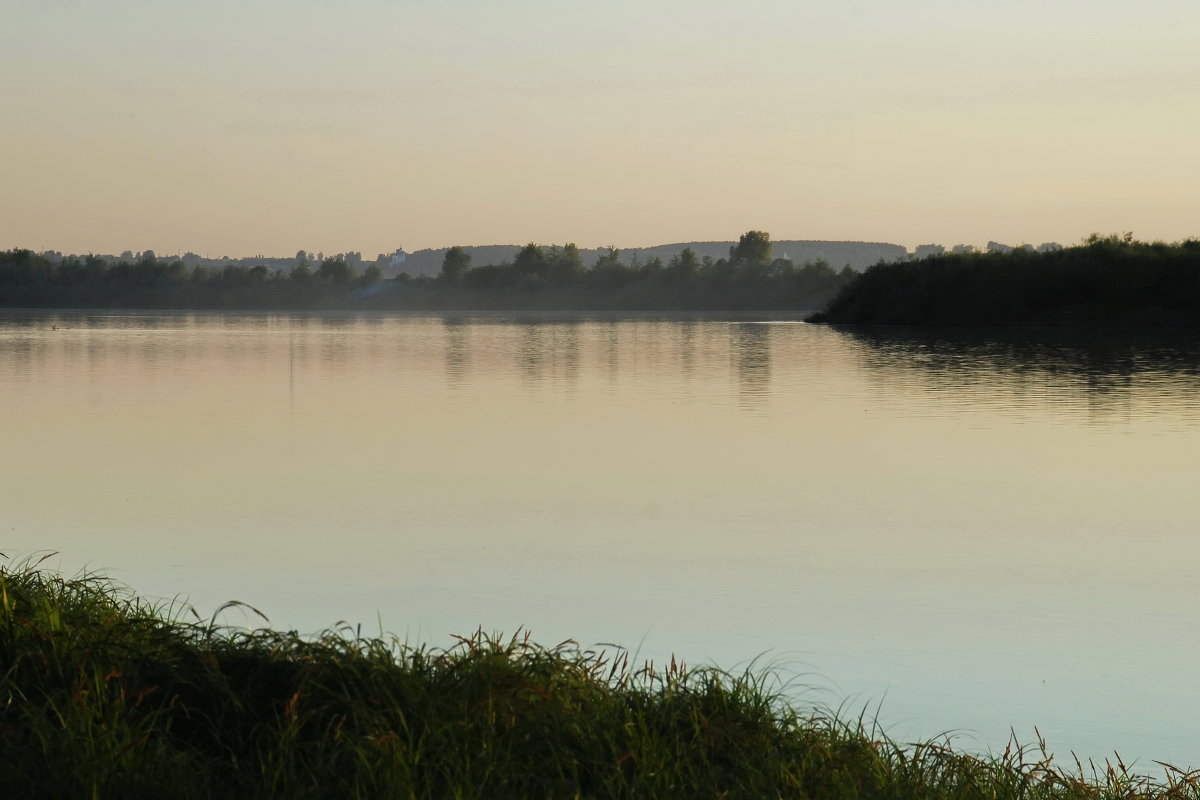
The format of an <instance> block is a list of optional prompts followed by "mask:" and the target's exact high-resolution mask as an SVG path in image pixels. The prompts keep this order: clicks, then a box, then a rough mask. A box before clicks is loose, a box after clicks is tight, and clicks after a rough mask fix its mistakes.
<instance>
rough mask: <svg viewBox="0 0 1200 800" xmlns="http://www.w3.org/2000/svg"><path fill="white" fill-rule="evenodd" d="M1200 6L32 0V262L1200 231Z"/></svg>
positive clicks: (8, 38)
mask: <svg viewBox="0 0 1200 800" xmlns="http://www.w3.org/2000/svg"><path fill="white" fill-rule="evenodd" d="M1197 40H1200V3H1196V2H1195V0H1141V1H1140V2H1136V3H1135V2H1129V0H1086V1H1085V0H1038V2H1027V0H987V2H980V1H978V0H861V2H853V1H852V0H739V2H736V3H735V2H712V1H710V0H604V2H592V1H591V0H503V2H500V1H499V0H440V1H439V0H188V1H187V2H184V1H182V0H0V165H2V169H3V171H2V173H0V248H8V247H29V248H32V249H34V250H45V249H54V250H61V251H63V252H80V253H82V252H100V253H119V252H121V251H123V250H126V249H129V250H133V251H138V250H143V249H147V248H149V249H153V250H154V251H156V252H157V253H160V254H168V253H179V252H184V251H188V250H192V251H195V252H198V253H200V254H201V255H209V256H213V257H217V256H221V255H230V256H246V255H256V254H265V255H280V256H281V255H291V254H294V253H295V252H296V251H297V250H299V249H306V250H309V251H310V252H317V251H321V252H327V253H333V252H342V251H350V250H354V251H361V252H362V253H363V254H364V255H365V256H367V257H369V258H370V257H374V255H375V254H377V253H381V252H391V251H392V250H395V249H397V248H401V247H403V248H405V249H407V250H409V251H412V250H416V249H420V248H425V247H443V246H448V245H452V244H463V245H482V244H498V243H505V244H508V243H524V242H528V241H536V242H542V243H551V242H560V243H561V242H567V241H572V242H576V243H578V244H579V245H580V246H586V247H597V246H603V245H609V244H615V245H617V246H618V247H635V246H648V245H653V244H660V243H668V242H679V241H694V240H701V241H703V240H728V239H736V238H737V236H738V235H739V234H740V233H742V232H744V231H746V230H751V229H755V230H765V231H767V232H769V233H770V234H771V235H772V237H773V238H774V239H777V240H781V239H821V240H862V241H885V242H894V243H897V244H903V245H905V246H908V247H910V248H911V247H914V246H915V245H917V244H921V243H928V242H937V243H941V244H945V245H947V246H949V245H951V244H956V243H960V242H963V243H970V244H975V245H983V244H985V243H986V242H987V241H989V240H996V241H1001V242H1005V243H1008V244H1018V243H1022V242H1029V243H1033V244H1038V243H1040V242H1043V241H1059V242H1063V243H1067V244H1069V243H1072V242H1076V241H1078V240H1079V239H1081V238H1082V237H1084V236H1086V235H1088V234H1089V233H1092V232H1103V233H1112V232H1124V231H1132V232H1133V233H1134V234H1135V235H1136V236H1137V237H1138V238H1141V239H1165V240H1169V241H1175V240H1179V239H1183V238H1187V237H1195V236H1200V213H1198V212H1200V190H1198V187H1200V153H1198V152H1197V141H1198V140H1200V137H1198V136H1197V131H1200V58H1198V57H1197V55H1196V50H1195V42H1196V41H1197Z"/></svg>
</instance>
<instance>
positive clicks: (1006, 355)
mask: <svg viewBox="0 0 1200 800" xmlns="http://www.w3.org/2000/svg"><path fill="white" fill-rule="evenodd" d="M838 330H839V331H840V332H841V333H842V334H843V335H845V336H846V337H847V338H848V339H849V340H850V341H852V342H854V343H855V344H857V345H859V346H860V353H861V355H862V357H863V363H864V364H865V365H866V366H867V367H868V369H869V370H870V372H871V373H872V374H873V375H874V376H875V377H876V378H877V379H878V381H879V383H880V385H881V387H884V388H885V389H886V390H887V391H891V392H895V393H902V392H904V391H905V390H906V389H909V388H913V389H917V390H924V391H934V392H938V393H939V394H941V395H943V396H945V397H947V398H951V399H955V400H956V401H957V402H959V403H961V404H981V405H988V406H991V405H996V404H1008V403H1012V402H1013V401H1014V400H1017V401H1028V402H1032V403H1034V404H1036V405H1047V404H1053V403H1054V398H1055V397H1062V396H1066V395H1074V396H1079V395H1086V396H1087V397H1088V398H1090V399H1091V401H1092V402H1093V403H1099V404H1104V405H1109V406H1111V405H1113V404H1116V405H1117V406H1120V405H1122V404H1123V403H1125V402H1127V401H1130V400H1131V399H1132V398H1133V397H1135V396H1136V397H1141V398H1144V399H1147V400H1149V401H1152V402H1156V403H1159V404H1160V409H1159V410H1165V409H1166V408H1175V409H1177V410H1186V409H1188V408H1191V406H1192V405H1193V399H1194V398H1195V397H1196V396H1197V392H1200V334H1196V333H1193V332H1191V331H1164V330H1153V329H1132V330H1131V329H1122V330H1108V329H1086V330H1085V329H1032V330H996V329H976V330H972V329H965V328H956V329H954V330H953V331H949V330H945V329H929V328H891V329H889V328H838ZM1068 405H1070V404H1068ZM1019 407H1020V402H1018V403H1017V404H1016V405H1014V408H1019ZM1197 411H1200V408H1198V409H1197ZM1187 416H1189V417H1194V416H1197V413H1196V412H1189V413H1187Z"/></svg>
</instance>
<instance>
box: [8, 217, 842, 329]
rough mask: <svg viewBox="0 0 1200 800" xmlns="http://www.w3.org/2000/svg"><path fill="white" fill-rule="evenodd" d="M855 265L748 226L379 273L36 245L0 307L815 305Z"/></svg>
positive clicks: (19, 261) (14, 255) (22, 258)
mask: <svg viewBox="0 0 1200 800" xmlns="http://www.w3.org/2000/svg"><path fill="white" fill-rule="evenodd" d="M856 275H857V273H856V272H854V270H852V269H851V268H850V267H849V266H847V267H843V268H842V269H840V270H838V269H834V268H833V267H832V266H830V265H829V264H828V263H826V262H824V261H817V262H813V263H805V264H801V265H796V264H794V263H792V262H791V261H789V260H788V259H785V258H772V257H771V239H770V236H769V235H768V234H766V233H763V232H761V231H749V232H747V233H746V234H744V235H743V236H742V237H741V239H740V240H739V242H738V243H737V244H736V245H734V246H733V247H732V248H730V253H729V256H728V257H727V258H719V259H713V258H712V257H710V256H705V257H704V258H700V257H697V255H696V254H695V253H694V252H693V251H692V250H691V249H690V248H685V249H684V250H683V251H682V252H681V253H679V254H678V255H676V256H674V257H672V258H671V259H670V260H669V261H666V262H664V261H663V260H662V259H661V258H657V257H656V258H651V259H649V260H646V261H640V260H639V259H638V258H637V257H636V256H635V257H634V258H632V259H630V260H628V261H626V260H624V259H623V258H622V257H621V253H620V251H618V250H616V249H613V248H609V249H608V251H607V252H605V253H604V254H602V255H601V257H600V258H599V260H598V261H597V262H596V263H595V264H594V265H593V266H592V267H590V268H589V267H585V265H584V261H583V258H582V256H581V255H580V251H579V248H577V247H576V246H575V245H574V244H569V243H568V244H565V245H563V246H558V245H554V246H549V247H543V246H540V245H537V244H532V243H531V244H528V245H526V246H525V247H523V248H522V249H521V250H520V251H519V252H518V253H517V255H516V257H515V258H514V259H513V260H512V262H511V263H507V262H506V263H501V264H486V265H481V266H473V265H472V264H471V258H470V256H469V255H468V254H467V253H466V251H465V250H464V249H463V248H461V247H452V248H450V249H449V250H448V251H447V252H446V254H445V257H444V260H443V263H442V272H441V275H439V276H438V277H437V278H426V277H419V278H412V277H410V276H408V275H406V274H403V273H402V274H401V275H400V276H398V277H397V278H395V279H392V280H383V278H382V274H381V272H380V270H379V268H378V267H377V266H374V265H372V266H369V267H367V269H366V270H365V271H363V272H361V273H360V272H359V271H358V268H357V266H356V265H355V264H354V263H351V262H348V261H346V260H345V259H344V258H342V257H334V258H326V259H324V260H322V261H321V263H319V264H315V265H314V264H309V263H307V262H306V261H304V260H298V261H297V263H296V264H295V266H293V267H292V268H291V269H289V270H284V269H278V268H277V269H272V268H270V267H268V266H266V265H258V266H254V267H245V266H240V265H232V264H231V265H228V266H226V267H224V268H221V269H213V268H210V267H205V266H194V267H190V268H189V267H188V266H187V265H186V264H185V263H183V262H182V261H163V260H159V259H158V258H156V257H155V255H154V254H153V253H148V254H146V255H143V257H141V258H139V259H137V260H136V261H133V262H129V261H120V262H117V263H110V262H109V261H107V260H105V259H103V258H100V257H98V256H84V257H74V256H72V257H67V258H63V259H61V260H51V259H48V258H46V257H43V256H42V255H39V254H37V253H34V252H32V251H30V250H8V251H3V252H0V306H7V307H37V308H49V307H80V308H96V307H101V308H121V307H124V308H195V309H323V308H327V309H351V308H353V309H466V310H474V309H522V308H530V309H578V310H591V309H622V310H637V309H663V310H671V309H696V310H734V309H772V310H774V309H812V308H819V307H821V306H823V305H825V304H826V303H827V302H828V301H829V300H830V299H831V298H832V297H833V296H834V295H836V294H837V292H838V291H840V290H841V289H842V288H843V287H845V286H846V285H847V284H848V283H849V282H850V281H851V280H852V279H853V278H854V277H855V276H856Z"/></svg>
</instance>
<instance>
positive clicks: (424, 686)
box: [0, 563, 1200, 800]
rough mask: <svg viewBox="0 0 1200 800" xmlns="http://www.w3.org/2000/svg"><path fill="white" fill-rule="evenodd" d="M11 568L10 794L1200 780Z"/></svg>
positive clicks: (610, 790)
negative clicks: (249, 620)
mask: <svg viewBox="0 0 1200 800" xmlns="http://www.w3.org/2000/svg"><path fill="white" fill-rule="evenodd" d="M223 611H224V612H228V609H226V608H223V609H219V610H218V613H217V614H216V615H214V616H213V617H212V618H210V619H207V620H205V619H200V618H197V617H196V616H195V615H194V614H191V613H189V609H187V607H186V606H182V605H180V604H153V603H149V602H147V601H146V600H143V599H141V598H139V597H137V596H135V595H133V594H132V593H130V592H128V591H127V590H125V589H123V588H121V587H119V586H116V585H114V584H113V583H111V582H110V581H108V580H105V579H104V578H103V577H101V576H98V575H94V574H90V575H81V576H78V577H74V578H65V577H62V576H60V575H58V574H56V573H53V572H49V571H46V570H43V569H40V568H39V567H38V565H37V564H30V563H26V564H23V565H19V566H11V567H3V566H0V753H2V754H3V758H0V796H4V797H22V798H43V797H45V798H49V797H54V798H58V797H93V798H113V797H120V798H129V797H134V798H141V797H146V798H151V797H153V798H160V797H172V798H217V797H220V798H268V797H286V798H298V797H339V798H341V797H364V798H379V797H404V798H447V797H454V798H542V797H544V798H572V797H579V798H704V797H711V798H814V799H815V798H821V799H822V800H825V799H830V800H834V799H836V798H859V797H864V798H912V799H913V800H916V799H917V798H947V800H949V798H956V799H957V798H979V799H980V800H982V799H983V798H988V799H989V800H997V799H999V800H1005V799H1006V798H1011V799H1012V800H1038V799H1040V798H1046V800H1050V799H1051V798H1054V800H1068V799H1070V798H1095V799H1096V800H1099V799H1100V798H1130V799H1131V800H1132V798H1197V797H1200V777H1197V775H1196V774H1194V773H1184V772H1182V771H1180V770H1176V769H1174V768H1166V770H1165V772H1164V773H1163V777H1161V778H1150V777H1144V776H1139V775H1137V774H1135V773H1133V772H1132V771H1131V770H1129V769H1128V768H1127V767H1126V766H1125V765H1124V764H1122V763H1120V762H1119V761H1118V762H1117V763H1116V764H1111V765H1110V764H1106V765H1104V766H1102V767H1097V766H1094V765H1089V766H1086V767H1085V766H1083V765H1079V764H1076V763H1072V764H1071V765H1068V766H1060V765H1057V764H1056V763H1055V762H1053V761H1052V759H1051V758H1050V757H1049V756H1048V755H1046V754H1045V751H1044V747H1043V748H1041V749H1034V750H1028V749H1022V748H1018V747H1010V748H1009V749H1007V750H1006V751H1005V752H1004V753H1002V754H1000V755H996V756H990V757H980V756H974V755H969V754H966V753H963V752H959V751H957V750H955V749H953V748H952V747H951V746H949V744H948V743H946V742H927V743H921V744H908V745H902V744H899V743H896V742H893V741H890V740H889V739H888V738H887V737H886V736H884V735H883V734H882V733H881V732H880V731H878V730H877V729H875V728H874V727H873V726H871V725H869V724H864V723H863V721H862V720H851V721H848V722H847V721H845V720H840V719H838V718H837V717H836V716H834V715H830V714H823V713H820V712H810V711H801V710H798V709H797V708H796V707H795V706H794V705H793V704H792V703H791V702H789V701H788V700H787V698H786V697H785V695H784V694H783V693H782V692H783V689H784V688H785V687H781V686H779V685H777V684H776V683H775V682H774V679H773V678H772V676H771V675H770V674H768V673H754V672H746V673H742V674H730V673H727V672H723V671H721V670H719V669H716V668H712V667H699V668H696V667H686V666H684V665H682V664H679V663H676V662H674V661H673V662H671V663H670V664H668V665H665V666H662V667H658V666H654V665H650V664H646V665H642V666H636V667H635V665H634V664H632V663H631V662H630V659H629V657H628V654H627V653H625V652H624V651H621V650H619V649H617V650H614V649H612V648H609V649H608V650H603V649H601V650H587V649H582V648H580V647H579V646H577V645H575V644H574V643H572V642H566V643H563V644H559V645H556V646H554V647H541V646H538V645H536V644H534V643H532V642H531V641H530V640H529V639H528V638H527V637H526V636H523V635H521V636H515V637H508V638H504V637H500V636H487V635H484V634H482V633H476V634H474V635H471V636H467V637H465V638H462V639H460V640H458V644H457V645H456V646H454V647H451V648H449V649H445V650H439V649H432V648H425V647H413V646H409V645H406V644H403V643H401V642H398V641H396V640H394V639H389V638H386V637H364V636H363V635H361V633H360V631H359V630H358V629H352V628H348V627H342V628H339V629H337V630H334V631H330V632H327V633H325V634H323V635H320V636H317V637H301V636H299V635H297V634H296V633H294V632H281V631H275V630H270V629H256V630H250V629H246V628H240V629H239V628H234V627H228V626H225V625H223V624H221V623H220V622H219V619H220V617H221V613H222V612H223Z"/></svg>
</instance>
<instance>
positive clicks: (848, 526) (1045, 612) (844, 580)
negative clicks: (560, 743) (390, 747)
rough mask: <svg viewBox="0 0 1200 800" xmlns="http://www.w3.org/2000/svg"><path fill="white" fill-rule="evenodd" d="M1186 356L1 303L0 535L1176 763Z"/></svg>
mask: <svg viewBox="0 0 1200 800" xmlns="http://www.w3.org/2000/svg"><path fill="white" fill-rule="evenodd" d="M56 328H57V329H56ZM1198 366H1200V342H1198V341H1197V340H1195V339H1190V338H1184V339H1180V338H1170V337H1166V336H1151V335H1146V334H1135V335H1126V336H1119V335H1113V334H1109V335H1106V336H1096V335H1085V334H1081V333H1074V334H1071V333H1061V332H1060V333H1054V332H1035V333H1018V334H1005V333H1002V332H991V333H973V334H955V335H950V334H946V333H945V332H943V333H940V334H918V333H913V332H911V331H910V332H898V333H897V332H892V333H885V332H871V333H867V334H863V333H850V332H845V331H839V330H831V329H829V328H824V327H815V326H809V325H804V324H800V323H797V322H796V321H795V320H775V321H766V322H764V321H751V320H746V319H719V318H704V317H695V318H688V317H674V318H654V317H632V318H631V317H623V318H617V317H613V318H606V317H578V316H569V317H568V316H553V315H544V316H533V317H512V316H487V315H472V316H447V317H442V316H404V317H388V316H353V315H291V314H266V315H232V314H168V313H153V314H144V313H90V312H87V313H85V312H58V313H48V314H18V313H14V312H7V313H3V314H0V452H2V453H3V454H4V458H3V459H0V552H5V553H7V554H8V555H10V556H21V555H25V554H29V553H33V552H37V551H44V550H54V551H58V552H59V553H60V554H61V555H59V556H57V557H56V558H55V559H54V560H53V561H52V562H51V563H53V564H55V565H57V566H59V567H61V568H62V569H63V570H64V571H68V572H71V571H74V570H76V569H78V568H80V567H82V566H84V565H87V566H90V567H92V568H96V569H102V570H104V571H106V572H108V573H110V574H111V575H113V576H114V577H116V578H118V579H119V580H121V581H123V582H125V583H128V584H129V585H131V586H132V587H134V588H136V589H137V590H138V591H140V592H141V593H143V594H147V595H151V596H155V597H162V598H172V597H180V598H187V599H188V600H190V602H191V603H193V604H194V605H195V606H196V608H197V609H198V611H199V612H200V613H201V614H203V615H207V614H210V613H212V611H213V610H214V609H215V608H216V607H217V606H218V605H220V604H221V603H222V602H224V601H226V600H230V599H238V600H243V601H246V602H249V603H252V604H253V605H255V606H257V607H259V608H261V609H262V610H263V611H264V612H266V613H267V615H268V616H269V617H270V618H271V621H272V623H273V624H274V625H276V626H283V627H295V628H298V629H300V630H302V631H316V630H319V629H321V628H324V627H327V626H330V625H333V624H335V623H337V622H338V621H339V620H349V621H351V622H356V623H357V622H362V623H363V627H364V630H366V631H374V632H377V631H378V630H379V629H380V627H382V628H383V629H384V630H386V631H389V632H395V633H397V634H399V635H401V636H403V637H407V638H408V639H409V640H410V641H414V642H415V641H424V642H429V643H433V644H439V645H444V644H449V642H450V635H451V634H454V633H465V632H469V631H471V630H474V629H475V628H476V627H479V626H482V627H483V628H484V629H485V630H493V631H505V632H511V631H513V630H514V629H516V628H517V627H518V626H524V627H525V628H528V629H531V630H532V631H533V633H534V636H535V638H536V639H537V640H539V641H542V642H545V643H553V642H556V641H558V640H561V639H566V638H575V639H577V640H579V641H581V642H582V643H584V644H592V643H598V642H615V643H619V644H622V645H625V646H627V647H629V648H631V649H634V650H638V651H639V652H640V654H641V656H642V657H653V658H655V659H660V658H662V657H663V656H664V655H667V654H669V653H671V652H675V653H678V654H680V655H682V656H683V657H684V658H685V659H687V660H688V661H690V662H705V661H715V662H717V663H719V664H721V665H723V666H736V665H739V664H745V663H746V662H747V661H748V660H749V659H751V658H753V657H756V656H761V658H762V661H763V662H773V663H775V664H777V665H779V666H780V667H782V668H783V669H785V670H786V671H788V672H789V673H791V674H794V675H796V676H797V677H796V678H795V680H796V688H795V691H796V692H797V693H798V694H799V696H800V697H801V699H802V700H807V701H810V702H813V703H822V704H827V705H835V706H836V705H838V704H839V703H842V702H846V703H848V708H849V710H851V711H853V712H854V713H857V712H858V711H859V710H861V709H862V707H863V706H864V705H868V706H869V707H870V708H871V710H872V713H873V712H874V710H875V708H876V707H877V706H879V707H880V711H879V713H880V716H881V717H882V719H883V720H884V721H885V722H886V723H887V725H888V726H889V727H890V730H891V731H892V733H893V734H894V735H897V736H899V737H901V738H909V737H918V736H919V737H929V736H933V735H936V734H938V733H941V732H944V731H950V730H957V731H961V734H960V737H961V738H960V739H959V740H958V741H959V743H960V744H962V745H963V746H967V747H974V748H977V749H986V748H993V749H1001V748H1003V746H1004V743H1005V741H1006V739H1007V738H1008V733H1009V729H1010V727H1011V728H1014V729H1015V730H1016V732H1017V735H1018V738H1020V739H1021V740H1023V741H1032V740H1033V739H1034V732H1033V729H1034V726H1035V725H1037V726H1038V728H1039V729H1040V731H1041V732H1042V734H1044V735H1045V736H1046V737H1047V738H1048V740H1049V744H1050V747H1051V749H1053V750H1055V751H1056V752H1058V753H1059V754H1060V758H1061V757H1067V756H1068V751H1069V750H1072V749H1073V750H1075V751H1076V752H1078V753H1080V754H1081V755H1083V756H1085V757H1086V756H1093V757H1099V758H1103V757H1104V755H1105V754H1106V753H1111V751H1112V750H1113V749H1117V750H1119V751H1120V752H1121V753H1122V755H1123V756H1125V757H1126V758H1127V759H1128V758H1138V759H1140V761H1139V763H1140V764H1141V765H1142V766H1144V768H1146V769H1150V768H1152V767H1153V765H1152V764H1151V763H1150V762H1149V759H1151V758H1160V759H1165V760H1170V761H1174V762H1176V763H1178V764H1181V765H1188V764H1190V765H1192V766H1200V714H1198V713H1197V712H1198V711H1200V681H1197V680H1196V677H1195V675H1196V669H1195V664H1196V663H1197V656H1198V655H1200V643H1198V641H1200V640H1198V638H1197V633H1198V631H1197V613H1198V612H1197V609H1198V603H1200V571H1198V570H1197V567H1196V564H1197V562H1198V560H1200V558H1198V557H1200V537H1198V536H1197V529H1198V523H1200V492H1198V491H1197V489H1198V488H1200V403H1198V401H1197V397H1198V394H1197V390H1198V389H1200V371H1198ZM227 621H229V622H234V623H240V622H242V620H241V618H239V617H237V616H236V615H234V616H231V617H230V616H227ZM805 687H807V688H805Z"/></svg>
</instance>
